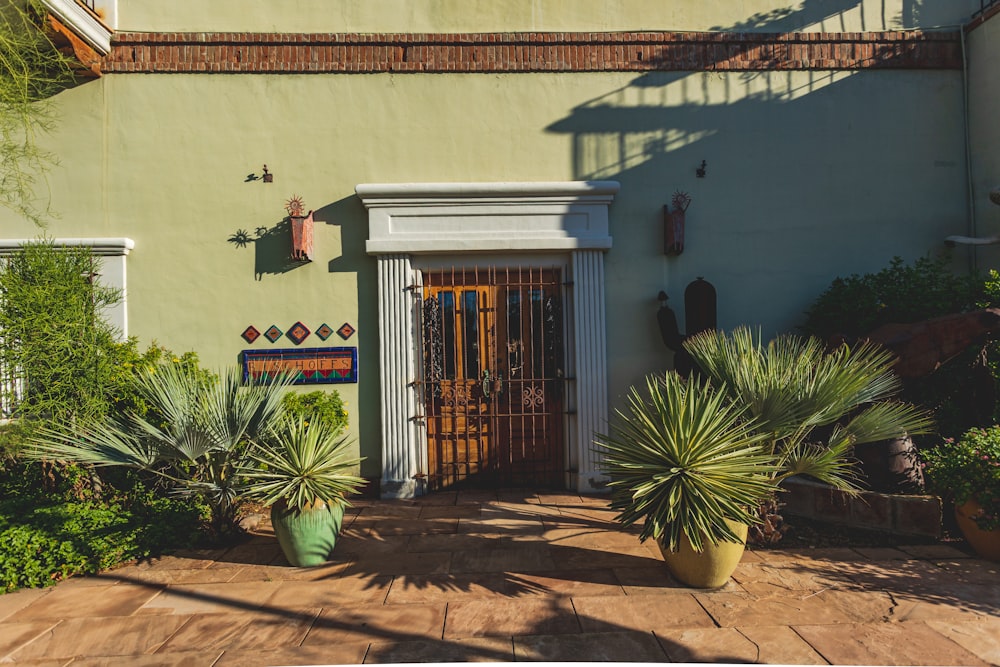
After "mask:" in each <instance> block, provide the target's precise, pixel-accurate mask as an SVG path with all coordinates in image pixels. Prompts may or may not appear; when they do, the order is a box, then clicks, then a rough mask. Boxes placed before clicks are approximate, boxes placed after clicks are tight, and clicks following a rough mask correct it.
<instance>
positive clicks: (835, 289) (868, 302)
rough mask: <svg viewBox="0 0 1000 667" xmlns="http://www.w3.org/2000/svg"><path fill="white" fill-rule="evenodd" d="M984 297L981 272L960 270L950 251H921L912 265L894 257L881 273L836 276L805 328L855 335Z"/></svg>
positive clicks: (979, 303)
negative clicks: (922, 254)
mask: <svg viewBox="0 0 1000 667" xmlns="http://www.w3.org/2000/svg"><path fill="white" fill-rule="evenodd" d="M998 282H1000V281H998ZM998 288H1000V285H998ZM998 292H1000V289H998ZM983 301H984V288H983V280H982V278H979V277H977V276H975V275H969V274H964V275H960V274H956V273H955V272H954V271H953V270H952V269H951V260H950V258H949V257H947V256H941V257H937V258H932V257H921V258H920V259H918V260H916V261H915V262H914V263H913V264H912V265H907V264H906V263H904V262H903V259H902V258H901V257H894V258H893V259H892V261H891V262H890V263H889V266H888V267H886V268H884V269H882V270H881V271H879V272H877V273H866V274H864V275H858V274H853V275H851V276H849V277H847V278H837V279H835V280H834V281H833V283H832V284H831V285H830V287H828V288H827V289H826V291H824V292H823V293H822V294H820V296H819V297H818V298H817V299H816V301H815V302H814V303H813V304H812V306H810V307H809V309H808V310H807V311H806V321H805V324H803V325H802V327H801V329H802V330H803V331H804V332H805V333H807V334H809V335H811V336H816V337H818V338H821V339H823V340H826V339H828V338H829V337H830V336H833V335H838V334H839V335H844V336H847V337H849V338H853V337H857V336H861V335H864V334H867V333H870V332H871V331H872V330H873V329H876V328H878V327H880V326H882V325H883V324H888V323H890V322H899V323H906V322H919V321H921V320H926V319H931V318H934V317H940V316H942V315H947V314H949V313H959V312H963V311H966V310H972V309H974V308H976V307H985V306H984V305H983Z"/></svg>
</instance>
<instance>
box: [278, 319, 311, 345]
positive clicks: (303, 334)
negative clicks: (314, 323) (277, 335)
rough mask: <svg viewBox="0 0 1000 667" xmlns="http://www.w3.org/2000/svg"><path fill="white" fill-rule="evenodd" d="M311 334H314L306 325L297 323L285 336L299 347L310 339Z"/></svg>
mask: <svg viewBox="0 0 1000 667" xmlns="http://www.w3.org/2000/svg"><path fill="white" fill-rule="evenodd" d="M310 333H312V332H311V331H309V329H307V328H306V325H304V324H302V322H296V323H295V324H293V325H292V326H291V328H289V329H288V333H286V334H285V335H286V336H288V338H290V339H291V341H292V342H293V343H295V344H296V345H298V344H299V343H301V342H302V341H304V340H305V339H306V338H308V337H309V334H310Z"/></svg>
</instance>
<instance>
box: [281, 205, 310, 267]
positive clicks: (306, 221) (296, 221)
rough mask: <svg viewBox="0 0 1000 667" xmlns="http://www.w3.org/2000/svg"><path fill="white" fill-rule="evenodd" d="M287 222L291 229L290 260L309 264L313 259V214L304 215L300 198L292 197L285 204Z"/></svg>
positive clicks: (304, 208) (303, 207)
mask: <svg viewBox="0 0 1000 667" xmlns="http://www.w3.org/2000/svg"><path fill="white" fill-rule="evenodd" d="M285 210H286V211H287V212H288V220H289V222H290V223H291V227H292V259H293V260H294V261H296V262H311V261H312V258H313V212H312V211H309V212H308V213H305V210H306V207H305V204H304V203H303V202H302V197H299V196H298V195H293V196H292V198H291V199H289V200H288V201H287V202H285Z"/></svg>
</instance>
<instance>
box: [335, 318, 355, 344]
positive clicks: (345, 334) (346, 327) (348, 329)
mask: <svg viewBox="0 0 1000 667" xmlns="http://www.w3.org/2000/svg"><path fill="white" fill-rule="evenodd" d="M354 331H355V329H354V327H352V326H351V325H350V324H348V323H347V322H344V323H343V324H341V325H340V328H339V329H337V333H338V334H339V335H340V337H341V338H343V339H344V340H347V339H348V338H350V337H351V336H353V335H354Z"/></svg>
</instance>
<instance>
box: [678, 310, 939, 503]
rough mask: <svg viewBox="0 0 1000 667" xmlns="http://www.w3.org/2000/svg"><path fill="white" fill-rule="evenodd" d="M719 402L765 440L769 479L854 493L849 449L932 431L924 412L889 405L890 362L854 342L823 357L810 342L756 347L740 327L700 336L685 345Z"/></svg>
mask: <svg viewBox="0 0 1000 667" xmlns="http://www.w3.org/2000/svg"><path fill="white" fill-rule="evenodd" d="M684 347H685V349H686V350H687V351H688V352H689V353H690V354H691V357H692V358H693V359H694V362H695V363H696V364H697V365H698V367H699V368H700V369H701V371H702V372H703V373H704V374H705V375H706V376H707V377H708V378H710V379H711V381H712V382H713V384H714V385H716V386H717V387H719V389H720V392H721V393H723V394H724V395H725V396H726V398H727V399H728V400H729V401H730V402H732V403H734V404H736V405H741V406H745V408H746V415H747V416H748V417H750V418H752V419H753V420H754V425H753V429H754V431H755V432H756V433H758V434H761V435H763V436H764V437H765V439H766V443H767V444H766V446H767V448H768V451H769V452H770V454H771V456H772V458H773V462H774V464H775V466H776V473H775V480H776V481H779V482H780V481H781V480H783V479H785V478H787V477H790V476H792V475H808V476H810V477H814V478H816V479H818V480H819V481H822V482H825V483H827V484H830V485H831V486H834V487H836V488H839V489H842V490H845V491H848V492H851V491H855V490H857V485H858V478H857V473H856V470H855V466H854V462H853V459H852V458H851V453H852V450H853V448H854V447H855V446H857V445H860V444H865V443H870V442H877V441H880V440H888V439H892V438H899V437H903V436H905V435H916V434H921V433H928V432H930V431H931V429H932V426H933V422H932V420H931V419H930V416H929V415H928V414H927V413H926V412H925V411H923V410H920V409H918V408H916V407H914V406H912V405H909V404H906V403H900V402H896V401H893V400H892V398H893V397H894V396H895V395H896V394H897V393H898V392H899V390H900V381H899V378H898V377H897V376H896V375H895V374H894V373H893V372H892V369H891V366H892V363H893V360H894V358H893V356H892V354H891V353H890V352H888V351H886V350H884V349H883V348H881V347H879V346H877V345H873V344H869V343H861V344H859V345H857V346H854V347H850V346H847V345H842V346H840V347H838V348H836V349H834V350H832V351H827V350H826V349H825V345H824V344H823V343H822V341H820V340H819V339H817V338H804V337H802V336H795V335H783V336H779V337H777V338H775V339H774V340H772V341H770V342H768V343H767V344H765V343H763V341H762V339H761V335H760V332H759V331H758V332H756V333H755V332H753V331H752V330H750V329H749V328H747V327H739V328H737V329H735V330H734V331H733V332H732V334H731V335H729V336H727V335H726V334H724V333H721V332H715V331H705V332H702V333H700V334H697V335H696V336H693V337H692V338H690V339H688V340H687V341H685V343H684Z"/></svg>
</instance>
